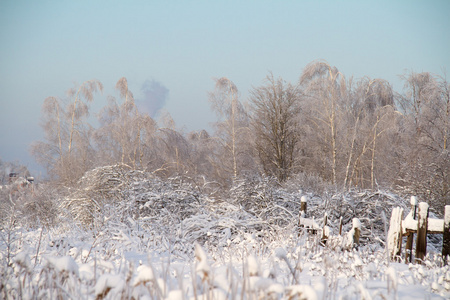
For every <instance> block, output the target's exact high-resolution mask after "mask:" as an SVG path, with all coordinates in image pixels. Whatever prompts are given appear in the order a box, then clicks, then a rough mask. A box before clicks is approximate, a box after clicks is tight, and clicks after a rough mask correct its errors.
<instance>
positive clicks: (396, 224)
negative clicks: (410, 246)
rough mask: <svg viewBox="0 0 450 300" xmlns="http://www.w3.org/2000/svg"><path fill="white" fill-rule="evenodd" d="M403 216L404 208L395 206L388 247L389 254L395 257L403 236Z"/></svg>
mask: <svg viewBox="0 0 450 300" xmlns="http://www.w3.org/2000/svg"><path fill="white" fill-rule="evenodd" d="M402 217H403V208H400V207H395V208H394V209H393V210H392V216H391V220H390V224H389V231H388V249H389V255H390V257H391V258H393V257H394V256H395V255H397V253H398V252H399V249H400V248H399V247H401V237H402Z"/></svg>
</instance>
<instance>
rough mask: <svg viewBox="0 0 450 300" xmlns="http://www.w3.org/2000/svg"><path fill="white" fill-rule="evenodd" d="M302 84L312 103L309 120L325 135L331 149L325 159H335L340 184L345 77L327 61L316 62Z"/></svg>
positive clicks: (334, 170)
mask: <svg viewBox="0 0 450 300" xmlns="http://www.w3.org/2000/svg"><path fill="white" fill-rule="evenodd" d="M299 83H300V86H302V88H303V89H304V91H305V94H306V96H307V98H308V99H309V103H310V105H309V117H308V118H309V120H308V121H309V122H311V124H312V125H313V126H314V127H315V131H316V132H317V133H319V134H323V136H322V137H321V139H322V140H323V141H324V142H325V147H326V148H325V149H326V151H327V152H328V153H327V155H328V157H325V158H324V159H325V160H327V161H328V160H329V161H330V162H331V163H330V168H331V182H332V183H333V184H337V168H338V166H337V163H338V134H339V133H338V126H339V125H340V124H339V122H340V120H341V116H340V112H341V110H340V105H341V100H342V99H343V98H345V97H347V87H346V81H345V77H344V75H343V74H342V73H341V72H339V70H338V69H337V68H336V67H333V66H331V65H329V64H328V63H327V62H324V61H314V62H312V63H310V64H308V65H307V66H306V67H305V69H304V70H303V73H302V75H301V77H300V80H299ZM325 165H327V163H325Z"/></svg>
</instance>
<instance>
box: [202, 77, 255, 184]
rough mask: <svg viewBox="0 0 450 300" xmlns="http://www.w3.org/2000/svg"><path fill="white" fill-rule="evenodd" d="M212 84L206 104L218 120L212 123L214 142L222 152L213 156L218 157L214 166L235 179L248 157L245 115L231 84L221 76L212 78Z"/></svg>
mask: <svg viewBox="0 0 450 300" xmlns="http://www.w3.org/2000/svg"><path fill="white" fill-rule="evenodd" d="M215 82H216V84H215V89H214V92H211V93H209V101H210V103H211V108H212V110H213V111H214V112H215V113H216V115H217V117H218V119H219V120H218V121H217V122H216V123H215V128H216V133H215V135H216V139H215V140H216V141H217V142H218V144H219V147H220V148H221V149H223V152H224V153H223V155H222V154H219V153H215V154H218V155H219V157H220V158H219V161H220V163H218V164H217V167H218V168H221V169H222V170H223V172H224V173H225V174H232V177H233V179H235V178H236V177H237V176H238V175H239V173H240V170H241V169H242V168H243V167H244V165H245V162H246V161H248V158H249V155H248V154H249V151H248V150H249V149H248V148H249V147H248V145H249V143H248V139H249V120H248V115H247V112H246V111H245V109H244V106H243V105H242V104H241V102H240V101H239V99H238V98H239V92H238V89H237V87H236V86H235V84H234V83H233V82H232V81H231V80H229V79H228V78H225V77H222V78H219V79H215ZM217 150H218V152H222V151H220V149H217ZM218 171H219V170H218ZM227 177H228V176H227Z"/></svg>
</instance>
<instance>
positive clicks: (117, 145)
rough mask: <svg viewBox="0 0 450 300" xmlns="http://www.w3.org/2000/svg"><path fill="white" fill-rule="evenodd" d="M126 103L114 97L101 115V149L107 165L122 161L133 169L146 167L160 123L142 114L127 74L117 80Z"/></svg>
mask: <svg viewBox="0 0 450 300" xmlns="http://www.w3.org/2000/svg"><path fill="white" fill-rule="evenodd" d="M116 89H117V90H118V91H119V95H120V98H122V99H123V102H122V103H121V104H119V103H118V102H117V100H116V99H115V98H114V97H109V103H108V105H107V106H105V107H104V108H103V109H102V111H101V112H100V114H99V120H100V125H101V126H100V128H99V129H98V130H97V131H96V133H95V139H96V142H97V148H98V149H99V150H100V153H101V157H103V160H104V161H103V164H115V163H121V164H124V165H128V166H129V167H131V168H133V169H137V168H141V169H142V168H144V164H145V163H144V157H145V156H146V155H145V151H144V148H145V147H146V146H145V144H146V143H149V144H150V145H151V143H150V140H151V138H152V137H153V135H154V133H155V131H156V127H157V126H156V122H155V121H154V120H153V119H152V118H151V117H150V116H149V115H148V114H145V113H144V114H141V113H140V112H139V110H138V107H137V106H136V103H135V101H134V97H133V93H132V92H131V91H130V90H129V89H128V82H127V79H126V78H125V77H122V78H120V79H119V80H118V81H117V83H116Z"/></svg>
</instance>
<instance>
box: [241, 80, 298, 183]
mask: <svg viewBox="0 0 450 300" xmlns="http://www.w3.org/2000/svg"><path fill="white" fill-rule="evenodd" d="M250 102H251V122H252V129H253V133H254V134H255V148H256V151H257V154H258V157H259V160H260V163H261V165H262V168H263V170H264V172H265V173H266V174H268V175H274V176H276V177H277V178H278V180H280V181H284V180H286V179H287V178H288V176H289V175H290V174H291V173H292V172H293V168H294V166H295V159H296V151H297V149H298V143H299V135H298V134H297V128H298V114H299V110H300V106H299V104H300V90H299V89H298V87H297V86H294V85H292V84H290V83H286V82H285V81H284V80H283V79H281V78H279V79H275V78H274V77H273V75H272V74H269V75H268V76H267V77H266V84H265V85H263V86H260V87H258V88H254V89H253V90H252V91H251V96H250Z"/></svg>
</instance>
